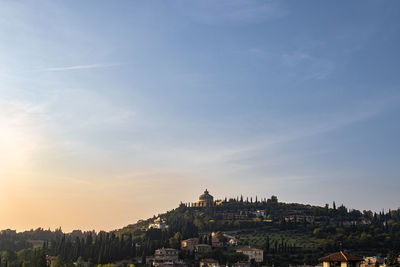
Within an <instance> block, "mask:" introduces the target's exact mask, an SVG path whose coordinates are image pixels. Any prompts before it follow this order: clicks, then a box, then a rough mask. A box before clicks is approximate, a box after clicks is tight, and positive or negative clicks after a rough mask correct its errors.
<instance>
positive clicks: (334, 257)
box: [319, 251, 363, 262]
mask: <svg viewBox="0 0 400 267" xmlns="http://www.w3.org/2000/svg"><path fill="white" fill-rule="evenodd" d="M362 260H363V259H362V258H360V257H357V256H354V255H351V254H348V253H345V252H343V251H340V252H337V253H334V254H331V255H328V256H326V257H322V258H320V259H319V261H322V262H324V261H328V262H332V261H341V262H350V261H362Z"/></svg>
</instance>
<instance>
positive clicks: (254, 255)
mask: <svg viewBox="0 0 400 267" xmlns="http://www.w3.org/2000/svg"><path fill="white" fill-rule="evenodd" d="M236 252H238V253H243V254H244V255H247V256H248V257H249V261H251V260H254V261H255V262H263V261H264V252H263V250H262V249H258V248H239V249H237V250H236Z"/></svg>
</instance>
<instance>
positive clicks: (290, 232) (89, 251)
mask: <svg viewBox="0 0 400 267" xmlns="http://www.w3.org/2000/svg"><path fill="white" fill-rule="evenodd" d="M193 238H195V239H196V240H197V241H196V242H200V244H204V245H205V246H204V247H207V245H208V246H210V248H212V249H211V250H207V251H204V252H202V253H200V254H198V253H197V254H190V253H189V254H188V253H187V252H185V251H184V250H182V251H181V253H180V254H179V255H180V257H181V258H182V259H184V260H185V261H187V262H189V263H190V264H195V263H196V260H198V259H199V257H200V258H201V257H208V258H214V259H217V260H218V261H220V262H222V263H223V262H230V261H231V260H233V259H238V257H239V259H240V255H238V254H237V253H236V252H235V251H236V250H237V248H240V247H249V246H250V247H252V248H258V249H261V250H262V251H263V253H264V262H265V264H268V265H270V264H273V263H274V264H275V265H277V262H280V263H281V264H283V265H285V264H289V263H290V264H293V263H296V264H305V263H306V264H316V263H317V259H318V258H319V257H321V256H323V255H325V254H326V253H330V252H335V251H338V250H347V251H351V252H354V253H357V254H359V255H376V254H380V255H386V254H387V253H389V252H392V251H395V252H396V253H398V252H400V209H398V210H393V211H390V210H389V211H387V212H380V213H373V212H371V211H363V212H361V211H359V210H349V209H347V208H346V207H345V206H343V205H340V206H339V207H336V204H335V202H333V203H332V205H331V206H329V205H328V204H326V205H325V206H323V207H321V206H312V205H307V204H298V203H283V202H279V201H278V198H277V197H276V196H271V197H270V198H268V199H267V198H260V199H258V198H257V197H256V198H255V199H253V198H251V197H250V198H247V197H246V198H244V197H242V196H240V197H236V198H229V199H228V198H225V199H222V200H214V198H213V197H212V195H210V193H209V192H208V191H207V190H206V191H205V192H204V194H202V195H200V197H199V201H198V202H195V203H181V204H180V205H179V206H178V207H177V208H175V209H173V210H170V211H167V212H165V213H163V214H159V215H158V216H154V217H153V218H148V219H146V220H140V221H138V222H137V223H135V224H131V225H128V226H126V227H124V228H122V229H118V230H115V231H111V232H99V233H96V232H94V231H93V232H82V231H79V230H76V231H73V232H72V233H70V234H64V233H63V232H62V231H61V229H57V230H56V231H54V232H53V231H50V230H43V229H37V230H32V231H27V232H23V233H16V232H15V231H10V230H8V231H2V233H1V234H0V251H1V250H9V251H18V250H21V249H28V250H31V249H32V247H33V245H35V244H43V245H42V246H41V247H42V248H41V249H42V251H45V252H46V254H48V255H52V256H59V257H60V259H62V260H63V261H65V262H74V261H76V260H77V259H78V258H81V259H82V260H84V261H90V262H93V263H100V264H104V263H110V262H116V261H120V260H133V261H134V262H136V263H138V262H143V263H144V262H145V260H146V259H147V257H150V256H152V255H154V252H155V250H156V249H159V248H163V247H165V248H172V249H178V250H179V249H181V245H182V244H181V243H182V242H183V241H184V240H187V239H193ZM36 254H37V253H36ZM36 254H35V255H36ZM193 257H194V258H193ZM190 264H189V265H190Z"/></svg>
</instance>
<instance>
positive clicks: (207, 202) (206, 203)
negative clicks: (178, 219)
mask: <svg viewBox="0 0 400 267" xmlns="http://www.w3.org/2000/svg"><path fill="white" fill-rule="evenodd" d="M210 206H214V197H213V196H212V195H210V193H209V192H208V190H207V189H206V191H204V194H202V195H200V197H199V201H197V202H196V203H193V207H210Z"/></svg>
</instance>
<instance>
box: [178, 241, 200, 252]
mask: <svg viewBox="0 0 400 267" xmlns="http://www.w3.org/2000/svg"><path fill="white" fill-rule="evenodd" d="M198 243H199V239H198V238H189V239H186V240H182V241H181V249H182V250H188V251H193V250H194V247H195V246H196V245H197V244H198Z"/></svg>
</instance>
